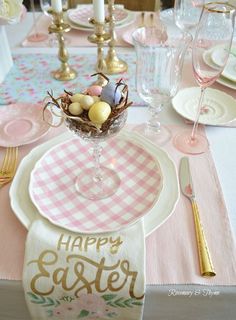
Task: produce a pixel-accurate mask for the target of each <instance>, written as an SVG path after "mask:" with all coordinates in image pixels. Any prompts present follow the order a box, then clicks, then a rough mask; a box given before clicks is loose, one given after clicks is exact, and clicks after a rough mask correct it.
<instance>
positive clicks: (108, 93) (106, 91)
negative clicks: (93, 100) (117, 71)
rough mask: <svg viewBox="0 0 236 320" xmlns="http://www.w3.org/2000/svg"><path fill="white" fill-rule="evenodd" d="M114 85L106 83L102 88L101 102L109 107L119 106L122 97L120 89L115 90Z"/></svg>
mask: <svg viewBox="0 0 236 320" xmlns="http://www.w3.org/2000/svg"><path fill="white" fill-rule="evenodd" d="M116 87H117V85H116V84H115V83H108V84H107V85H106V86H105V87H103V88H102V92H101V97H100V98H101V100H102V101H105V102H107V103H108V104H109V105H111V106H114V105H116V104H119V102H120V99H121V97H122V93H121V89H120V88H117V89H116Z"/></svg>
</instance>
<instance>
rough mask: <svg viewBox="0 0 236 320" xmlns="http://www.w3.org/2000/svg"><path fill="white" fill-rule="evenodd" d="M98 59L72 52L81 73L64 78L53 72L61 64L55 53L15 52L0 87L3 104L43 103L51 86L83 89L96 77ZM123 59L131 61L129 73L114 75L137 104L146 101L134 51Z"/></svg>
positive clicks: (57, 92) (56, 92)
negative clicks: (138, 82)
mask: <svg viewBox="0 0 236 320" xmlns="http://www.w3.org/2000/svg"><path fill="white" fill-rule="evenodd" d="M95 59H96V57H95V56H94V55H92V54H91V55H76V56H71V58H70V64H71V66H72V67H73V68H74V69H75V70H77V71H78V73H79V76H78V77H77V78H76V79H74V80H71V81H64V82H63V81H57V80H55V79H54V78H53V77H52V76H51V74H50V70H56V69H58V66H59V61H58V59H57V57H56V55H55V56H54V55H50V54H27V55H24V54H17V55H13V60H14V65H13V67H12V69H11V70H10V72H9V73H8V75H7V77H6V79H5V81H4V82H3V83H2V84H1V87H0V104H9V103H14V102H16V101H21V102H35V103H40V102H42V100H43V99H44V98H45V96H46V95H47V91H48V90H52V91H53V92H54V95H55V96H58V95H60V94H61V90H62V88H64V89H66V90H68V91H72V92H80V91H83V90H84V89H85V88H87V86H88V83H89V82H90V81H91V82H92V81H93V80H94V79H91V77H90V75H91V74H92V73H93V72H94V65H95ZM122 59H123V60H125V61H128V62H129V70H128V73H124V74H122V75H116V76H112V77H111V79H112V80H114V81H118V80H119V79H120V78H121V77H122V78H123V79H124V81H125V82H126V83H128V85H129V89H130V90H129V92H130V97H129V100H130V101H133V102H134V105H143V104H144V103H143V101H142V100H141V98H139V96H138V94H137V91H136V89H135V77H134V74H135V65H136V64H135V55H134V54H124V55H123V56H122Z"/></svg>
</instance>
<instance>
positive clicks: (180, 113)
mask: <svg viewBox="0 0 236 320" xmlns="http://www.w3.org/2000/svg"><path fill="white" fill-rule="evenodd" d="M193 89H195V90H200V87H187V88H183V89H181V90H179V91H178V93H177V94H176V95H175V96H174V98H173V99H172V100H171V104H172V107H173V109H174V110H175V111H176V112H177V113H178V114H179V115H180V116H181V117H183V118H184V119H187V120H190V121H194V118H192V117H190V116H188V115H184V114H183V113H182V112H181V111H180V109H179V108H177V107H176V103H175V101H176V99H177V97H178V95H180V94H181V93H183V91H188V90H193ZM209 91H210V92H211V91H217V92H219V93H220V94H222V95H226V96H228V97H229V99H232V101H233V102H234V103H235V104H236V100H235V99H234V98H233V97H232V96H231V95H230V94H228V93H225V92H223V91H221V90H218V89H213V88H207V92H209ZM235 119H236V111H235V118H232V119H231V120H229V121H227V122H219V121H218V122H214V123H213V122H209V121H208V120H201V116H200V118H199V123H200V124H203V125H209V126H216V125H226V124H229V123H231V122H232V121H234V120H235Z"/></svg>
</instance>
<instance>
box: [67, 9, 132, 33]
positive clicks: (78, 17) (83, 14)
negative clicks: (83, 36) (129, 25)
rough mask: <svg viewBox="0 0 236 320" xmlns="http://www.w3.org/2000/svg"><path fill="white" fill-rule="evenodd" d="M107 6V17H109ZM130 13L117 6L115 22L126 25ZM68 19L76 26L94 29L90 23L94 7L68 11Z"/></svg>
mask: <svg viewBox="0 0 236 320" xmlns="http://www.w3.org/2000/svg"><path fill="white" fill-rule="evenodd" d="M107 10H108V9H107V6H106V16H107V15H108V12H107ZM128 15H129V12H128V11H127V10H126V9H124V8H122V7H121V6H115V21H116V24H117V25H118V24H124V23H125V21H126V20H127V19H128ZM67 16H68V19H69V20H70V21H71V22H73V23H74V24H76V25H79V26H84V27H87V28H93V26H92V25H91V24H90V23H89V19H90V18H92V17H93V6H92V5H86V4H85V5H78V6H77V8H75V9H69V10H68V11H67Z"/></svg>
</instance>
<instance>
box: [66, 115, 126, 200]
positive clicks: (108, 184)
mask: <svg viewBox="0 0 236 320" xmlns="http://www.w3.org/2000/svg"><path fill="white" fill-rule="evenodd" d="M126 120H127V111H126V110H125V111H123V112H122V113H121V114H120V115H119V116H118V117H117V118H116V119H115V120H114V121H113V123H112V124H111V126H110V127H109V129H108V131H106V132H101V133H97V134H91V131H88V132H85V131H84V130H81V128H80V126H78V124H77V121H76V120H73V119H70V118H67V119H66V120H65V124H66V126H67V127H68V129H69V130H70V131H72V132H74V133H75V134H76V135H77V136H78V137H80V138H82V139H84V140H85V141H87V142H88V143H90V144H91V152H92V156H93V164H92V166H90V167H88V168H86V169H85V170H83V171H81V173H80V174H79V175H78V177H77V179H76V181H75V187H76V190H77V191H78V192H79V193H80V195H82V196H83V197H85V198H88V199H91V200H99V199H104V198H107V197H110V196H111V195H113V194H114V193H115V192H116V191H117V190H118V188H119V186H120V182H121V181H120V178H119V175H118V173H117V172H116V171H115V170H113V169H112V168H110V167H105V166H103V165H101V163H100V158H101V155H102V142H104V141H106V140H107V139H109V138H111V137H114V136H115V135H116V134H117V133H118V132H119V131H120V130H121V129H122V128H123V127H124V125H125V123H126Z"/></svg>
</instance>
